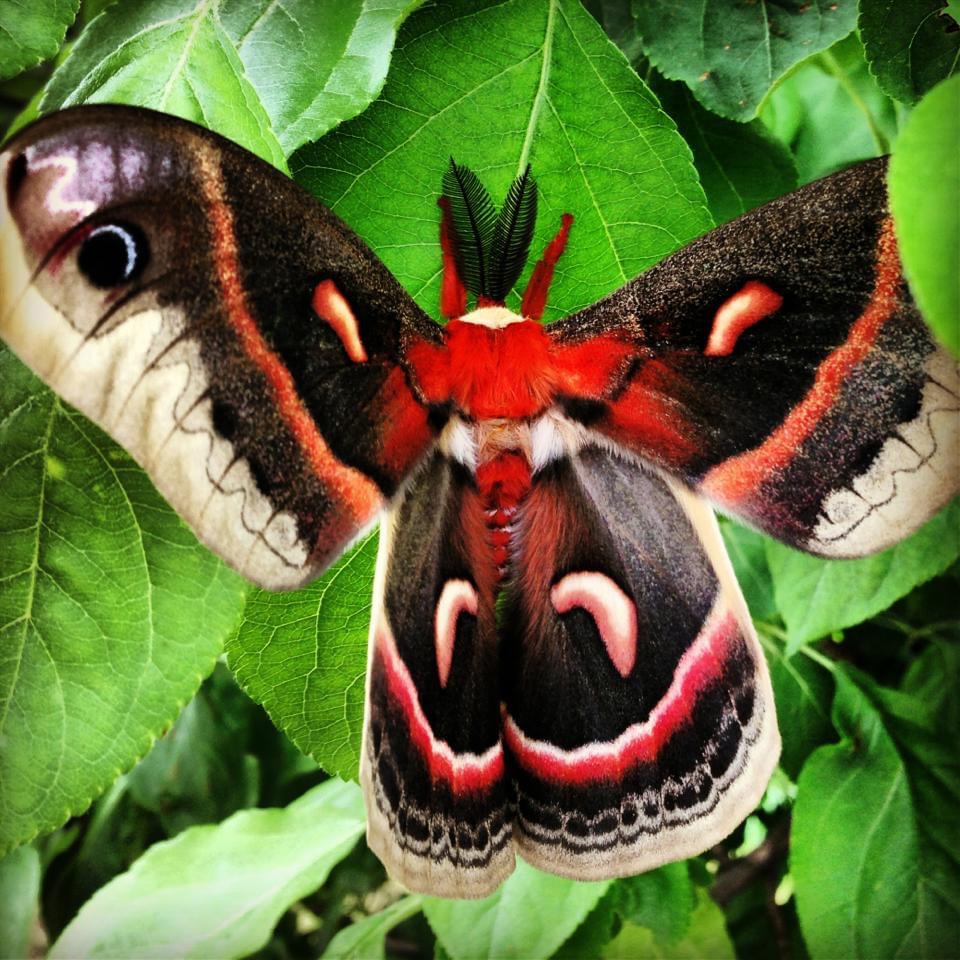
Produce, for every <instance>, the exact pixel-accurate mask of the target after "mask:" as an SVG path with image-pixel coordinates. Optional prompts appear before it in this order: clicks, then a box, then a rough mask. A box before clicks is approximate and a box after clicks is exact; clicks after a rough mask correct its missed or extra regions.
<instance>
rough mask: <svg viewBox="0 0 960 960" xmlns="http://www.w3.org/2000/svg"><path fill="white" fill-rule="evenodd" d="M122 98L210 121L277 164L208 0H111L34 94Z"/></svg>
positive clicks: (265, 125)
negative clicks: (115, 0) (120, 1)
mask: <svg viewBox="0 0 960 960" xmlns="http://www.w3.org/2000/svg"><path fill="white" fill-rule="evenodd" d="M76 103H130V104H133V105H135V106H142V107H152V108H153V109H154V110H162V111H164V112H165V113H172V114H176V115H177V116H179V117H184V118H186V119H187V120H194V121H195V122H197V123H202V124H204V126H207V127H211V128H212V129H214V130H216V131H217V132H218V133H222V134H223V135H224V136H225V137H229V138H230V139H231V140H235V141H236V142H237V143H239V144H241V145H242V146H244V147H246V148H247V149H248V150H252V151H253V152H254V153H256V154H259V155H260V156H261V157H263V158H264V159H265V160H268V161H270V163H272V164H274V166H277V167H279V168H280V169H286V158H285V156H284V153H283V149H282V148H281V146H280V143H279V141H278V140H277V137H276V134H275V133H274V131H273V129H272V128H271V125H270V118H269V116H268V115H267V112H266V110H265V109H264V106H263V104H262V103H261V101H260V99H259V97H258V96H257V93H256V90H254V88H253V86H252V85H251V83H250V81H249V80H248V79H247V76H246V73H245V71H244V68H243V63H242V61H241V60H240V57H239V56H238V55H237V51H236V48H235V47H234V44H233V41H232V40H231V38H230V36H229V35H228V34H227V32H226V30H225V29H224V27H223V24H222V23H221V21H220V17H219V14H218V9H217V5H216V4H215V3H214V2H213V0H153V2H145V3H127V4H115V5H113V6H111V7H108V8H107V9H106V10H104V11H103V13H102V14H100V16H99V17H97V18H96V20H94V21H93V23H91V24H90V26H89V27H88V28H87V29H86V30H84V31H83V34H82V35H81V37H80V39H79V40H78V41H77V42H76V44H74V47H73V50H72V51H71V52H70V56H69V57H67V59H66V60H65V61H64V62H63V64H62V65H61V66H60V68H59V69H58V70H57V71H56V73H54V75H53V77H51V79H50V82H49V84H48V85H47V90H46V93H45V94H44V96H43V99H42V100H41V101H40V112H41V113H50V112H52V111H53V110H58V109H60V108H61V107H68V106H70V105H72V104H76Z"/></svg>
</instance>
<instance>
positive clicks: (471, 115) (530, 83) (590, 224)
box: [291, 0, 711, 318]
mask: <svg viewBox="0 0 960 960" xmlns="http://www.w3.org/2000/svg"><path fill="white" fill-rule="evenodd" d="M425 64H429V70H425V69H424V65H425ZM451 151H454V152H455V157H456V160H457V161H458V162H459V163H463V164H466V165H467V166H469V167H470V168H471V169H473V170H474V171H476V173H477V175H478V176H479V177H480V179H481V181H482V182H483V184H484V186H485V187H487V189H488V190H489V191H490V193H491V195H492V196H493V198H494V199H495V200H496V201H499V200H500V199H502V198H503V197H504V196H505V195H506V192H507V190H508V188H509V186H510V183H511V181H512V180H513V178H514V177H515V176H517V175H518V174H519V173H522V172H523V170H524V169H525V168H526V165H527V163H528V161H529V162H530V163H531V165H532V172H533V175H534V176H535V177H536V180H537V185H538V188H539V217H538V224H537V231H536V233H535V235H534V241H533V247H532V249H533V253H534V257H532V258H531V260H533V259H534V258H535V257H537V256H539V253H540V251H541V250H542V249H543V247H544V246H545V245H546V243H547V241H548V240H549V239H550V238H551V237H552V236H553V234H554V233H555V232H556V230H557V228H558V227H559V225H560V216H561V214H562V213H564V212H570V213H572V214H573V215H574V217H575V222H574V225H573V230H572V232H571V234H570V242H569V245H568V246H567V249H566V251H565V253H564V254H563V257H562V259H561V260H560V263H559V264H558V266H557V271H556V274H555V277H554V282H553V286H552V287H551V297H550V299H551V305H550V306H548V311H547V316H548V317H550V318H555V317H557V316H559V315H562V314H566V313H569V312H571V311H572V310H574V309H577V308H580V307H583V306H585V305H587V304H590V303H593V302H594V301H596V300H597V299H598V298H599V297H601V296H603V295H604V294H606V293H609V292H610V291H611V290H613V289H615V288H616V287H618V286H620V285H622V284H623V283H624V282H625V281H627V280H629V279H631V278H633V277H634V276H636V275H637V274H638V273H640V272H641V271H643V270H644V269H645V268H647V267H649V266H651V265H652V264H653V263H655V262H656V261H657V260H659V259H660V258H662V257H663V256H665V255H666V254H668V253H670V252H671V251H672V250H674V249H675V248H676V247H678V246H679V245H681V244H682V243H685V242H686V241H688V240H690V239H692V238H693V237H694V236H696V235H697V234H699V233H702V232H703V231H705V230H706V229H708V228H709V226H710V224H711V220H710V217H709V214H708V213H707V210H706V209H705V207H704V205H703V204H704V198H703V194H702V191H701V189H700V187H699V184H698V183H697V177H696V173H695V171H694V169H693V165H692V163H691V162H690V155H689V151H688V149H687V147H686V145H685V144H684V143H683V140H682V139H681V138H680V137H679V135H678V134H677V133H676V130H675V129H674V125H673V123H672V122H671V121H670V119H669V118H668V117H666V116H665V115H664V114H663V113H662V112H661V111H660V110H659V108H658V107H657V104H656V102H655V99H654V98H653V96H652V95H651V94H650V92H649V90H648V89H647V88H646V87H645V86H644V84H643V82H642V81H641V80H640V79H639V78H638V77H637V75H636V73H634V71H633V70H632V69H631V68H630V66H629V65H628V64H627V62H626V60H625V59H624V58H623V56H622V55H621V54H620V53H619V52H618V51H617V50H616V49H615V48H614V47H613V45H612V44H611V43H610V41H609V40H607V38H606V37H605V36H604V35H603V32H602V31H601V30H600V27H599V26H598V25H597V23H596V22H595V21H594V20H593V19H592V18H591V17H590V16H589V14H587V13H586V11H585V10H584V9H583V8H582V7H581V6H580V5H579V3H575V2H573V0H550V2H548V3H544V4H535V5H531V4H530V3H527V2H524V0H506V2H502V3H495V2H493V0H487V2H484V3H472V2H467V0H457V2H451V3H446V4H443V5H441V6H438V7H431V8H430V9H429V10H424V11H422V12H420V13H417V14H415V15H414V16H412V17H411V18H410V19H409V20H408V21H407V22H406V24H405V25H404V27H403V29H402V30H401V32H400V37H399V39H398V42H397V47H396V50H395V52H394V58H393V65H392V66H391V70H390V76H389V78H388V80H387V85H386V87H385V88H384V92H383V95H382V97H381V98H380V99H379V100H378V101H377V102H376V103H374V104H373V105H372V106H371V107H370V109H369V110H367V111H366V112H365V113H364V114H363V115H362V116H360V117H358V118H357V119H356V120H353V121H351V122H350V123H348V124H345V125H343V126H342V127H340V128H339V129H337V130H336V131H334V132H333V134H332V135H330V136H328V137H324V139H323V140H321V141H320V142H319V143H317V144H315V145H313V146H310V147H306V148H304V149H303V150H301V151H299V152H298V153H297V154H295V155H294V156H293V157H292V158H291V168H292V169H293V170H294V173H295V176H296V177H297V179H298V180H299V181H300V182H302V183H303V184H305V185H306V186H307V187H308V188H309V189H311V190H312V191H313V192H315V193H316V194H317V195H318V196H320V197H321V198H322V199H323V200H324V202H325V203H327V204H328V205H330V206H332V207H333V208H334V209H335V210H336V211H337V212H338V213H339V214H340V215H341V216H342V217H343V218H344V219H345V220H346V221H347V222H348V223H349V224H350V225H351V226H352V227H353V228H354V229H356V230H357V231H358V232H359V233H360V234H361V236H363V237H365V238H366V239H367V241H368V242H370V243H371V244H372V245H373V247H374V249H376V251H377V253H378V254H379V255H380V256H381V257H382V258H383V260H384V262H385V263H386V264H387V266H388V267H389V268H390V269H391V270H392V271H393V272H394V273H395V274H396V275H397V276H398V277H399V279H400V280H401V282H403V283H404V284H405V285H406V287H407V289H408V290H410V291H411V292H412V293H413V294H414V296H415V297H416V298H417V299H418V301H419V302H420V303H421V304H422V305H423V307H424V308H425V309H426V310H427V311H428V312H431V313H433V314H436V312H437V304H438V300H439V290H440V255H439V245H438V223H439V221H438V211H437V197H438V195H439V191H440V183H441V179H442V176H443V171H444V170H445V169H446V167H447V164H448V162H449V156H450V153H451ZM532 268H533V264H532V263H530V264H528V267H527V271H526V274H527V275H529V272H530V271H531V270H532ZM523 282H524V281H523V279H521V287H522V284H523ZM508 303H512V304H513V306H514V307H515V308H516V307H517V306H518V303H519V299H518V297H517V296H516V295H514V296H513V297H512V298H511V299H510V300H509V301H508Z"/></svg>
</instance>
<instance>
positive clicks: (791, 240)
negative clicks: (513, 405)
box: [548, 160, 960, 557]
mask: <svg viewBox="0 0 960 960" xmlns="http://www.w3.org/2000/svg"><path fill="white" fill-rule="evenodd" d="M885 175H886V161H885V160H874V161H868V162H866V163H863V164H860V165H858V166H855V167H852V168H850V169H849V170H845V171H843V172H841V173H837V174H834V175H833V176H830V177H827V178H825V179H823V180H820V181H818V182H816V183H812V184H810V185H808V186H806V187H803V188H801V189H800V190H798V191H796V192H794V193H792V194H789V195H788V196H785V197H782V198H780V199H778V200H775V201H773V202H772V203H769V204H767V205H765V206H763V207H760V208H758V209H757V210H754V211H752V212H750V213H748V214H746V215H744V216H742V217H740V218H739V219H737V220H735V221H733V222H732V223H729V224H726V225H724V226H722V227H720V228H718V229H717V230H714V231H712V232H711V233H709V234H707V235H706V236H704V237H702V238H700V239H699V240H697V241H695V242H693V243H691V244H690V245H689V246H687V247H684V248H683V249H682V250H680V251H679V252H677V253H675V254H674V255H672V256H670V257H668V258H667V259H666V260H664V261H663V262H662V263H660V264H658V265H657V266H656V267H654V268H653V269H652V270H650V271H648V272H647V273H645V274H644V275H643V276H641V277H639V278H637V279H636V280H634V281H632V282H631V283H629V284H627V285H626V286H625V287H623V288H622V289H620V290H618V291H617V292H616V293H614V294H612V295H611V296H609V297H607V298H606V299H604V300H602V301H601V302H599V303H597V304H595V305H594V306H592V307H589V308H587V309H586V310H583V311H581V312H580V313H579V314H577V315H575V316H572V317H569V318H567V319H565V320H562V321H560V322H559V323H556V324H554V325H552V326H551V327H550V328H548V329H549V330H550V334H551V337H552V339H553V341H554V346H555V350H556V351H557V352H558V355H559V356H561V357H564V356H566V357H567V364H568V367H569V368H570V371H571V372H570V374H569V375H568V376H567V380H566V385H565V386H564V385H561V388H560V393H561V398H560V402H561V405H562V406H563V407H564V409H565V411H566V413H567V415H568V416H571V417H573V418H574V419H577V420H579V421H580V422H581V423H582V424H584V425H586V426H588V427H589V428H590V429H592V430H594V431H597V432H598V433H600V434H603V435H605V436H607V437H610V438H612V439H614V440H615V441H616V442H617V443H619V444H622V445H623V446H625V447H626V448H628V449H630V450H633V451H635V452H636V453H638V454H640V455H641V456H643V457H644V458H646V459H648V460H650V461H651V462H653V463H655V464H657V465H658V466H660V467H662V468H664V469H666V470H668V471H670V472H671V473H674V474H676V475H678V476H679V477H681V478H682V479H683V480H684V481H685V482H686V483H688V484H689V485H691V486H693V487H694V488H695V489H697V490H699V491H700V492H701V493H703V494H704V495H706V496H707V497H708V498H709V499H711V500H712V501H713V502H714V503H716V504H717V505H718V506H719V507H720V508H721V509H723V510H725V511H728V512H730V513H733V514H736V515H739V516H740V517H742V518H744V519H745V520H747V521H748V522H749V523H751V524H753V525H755V526H757V527H759V528H761V529H763V530H764V531H766V532H767V533H769V534H771V535H773V536H775V537H777V538H779V539H781V540H783V541H785V542H786V543H789V544H791V545H792V546H795V547H799V548H801V549H805V550H808V551H810V552H813V553H818V554H822V555H825V556H837V557H842V556H861V555H863V554H866V553H870V552H873V551H875V550H879V549H881V548H883V547H886V546H889V545H891V544H892V543H895V542H897V541H898V540H900V539H902V538H903V537H904V536H906V535H907V534H908V533H910V532H911V531H912V530H913V529H915V528H916V527H917V526H919V525H920V523H922V522H923V521H924V520H926V519H927V518H928V517H929V516H930V515H931V514H932V513H933V512H934V511H935V510H937V509H938V508H939V507H941V506H943V505H944V504H945V503H946V502H947V501H948V500H949V499H950V498H951V497H952V496H953V495H954V494H955V493H956V492H957V488H958V483H960V479H958V478H960V428H958V424H960V417H958V414H960V375H958V366H957V362H956V360H955V359H954V358H953V357H951V356H950V355H949V354H948V353H947V352H946V350H944V349H943V348H941V347H939V346H938V345H937V343H936V342H935V341H934V340H933V338H932V336H931V334H930V332H929V331H928V329H927V327H926V325H925V323H924V322H923V319H922V318H921V316H920V314H919V312H918V311H917V308H916V306H915V305H914V303H913V301H912V299H911V296H910V292H909V289H908V287H907V285H906V282H905V280H904V278H903V273H902V268H901V264H900V260H899V257H898V254H897V249H896V241H895V238H894V234H893V227H892V222H891V220H890V215H889V211H888V208H887V197H886V186H885ZM600 347H603V349H604V353H603V361H602V362H601V363H599V364H597V365H596V368H597V370H598V371H599V373H598V375H597V376H595V377H593V379H592V380H591V379H590V378H589V377H584V376H583V373H582V363H581V364H579V365H578V364H577V362H576V361H577V358H578V357H582V356H583V355H584V353H585V351H589V350H591V349H593V350H594V351H599V349H600Z"/></svg>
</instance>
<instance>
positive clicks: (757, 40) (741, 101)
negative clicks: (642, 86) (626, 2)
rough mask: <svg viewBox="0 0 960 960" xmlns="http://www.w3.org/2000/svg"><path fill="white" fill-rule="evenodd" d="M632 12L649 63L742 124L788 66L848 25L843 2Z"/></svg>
mask: <svg viewBox="0 0 960 960" xmlns="http://www.w3.org/2000/svg"><path fill="white" fill-rule="evenodd" d="M633 10H634V15H635V16H636V18H637V23H638V25H639V27H640V34H641V36H642V37H643V48H644V50H645V51H646V53H647V56H648V57H649V58H650V62H651V63H652V64H653V65H654V66H655V67H656V68H657V69H658V70H659V71H660V72H661V73H662V74H663V75H664V76H665V77H669V78H670V79H671V80H683V82H684V83H686V84H687V86H688V87H689V88H690V89H691V90H692V91H693V94H694V96H695V97H696V98H697V99H698V100H699V101H700V102H701V103H702V104H703V105H704V106H705V107H706V108H707V109H708V110H711V111H713V112H714V113H719V114H720V115H721V116H724V117H729V118H730V119H731V120H750V119H751V118H752V117H755V116H756V115H757V109H758V107H759V106H760V103H761V101H762V100H763V98H764V97H765V96H766V95H767V93H768V91H769V90H770V88H771V87H772V86H773V84H774V83H775V82H776V81H777V80H778V79H779V78H780V77H782V76H783V75H784V73H786V72H787V70H789V69H790V67H792V66H793V65H794V64H796V63H799V62H800V61H801V60H805V59H806V58H807V57H809V56H811V55H812V54H814V53H817V52H818V51H820V50H824V49H826V48H827V47H829V46H830V45H831V44H832V43H834V42H836V41H837V40H839V39H840V38H841V37H845V36H846V35H847V34H848V33H850V31H851V30H853V28H854V27H855V26H856V16H857V9H856V4H854V3H853V2H851V0H840V2H834V0H812V2H810V3H803V4H794V3H790V4H770V3H729V2H727V0H701V2H700V3H676V2H675V0H644V2H642V3H636V4H634V8H633Z"/></svg>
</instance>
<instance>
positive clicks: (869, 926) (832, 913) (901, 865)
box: [790, 670, 960, 957]
mask: <svg viewBox="0 0 960 960" xmlns="http://www.w3.org/2000/svg"><path fill="white" fill-rule="evenodd" d="M833 719H834V723H835V724H836V726H837V729H838V730H839V731H840V732H841V734H842V736H843V738H844V739H843V741H842V742H841V743H840V744H837V745H832V746H826V747H821V748H820V749H819V750H817V751H816V752H814V753H813V754H812V755H811V757H810V758H809V760H808V761H807V763H806V765H805V766H804V769H803V772H802V773H801V775H800V779H799V782H798V785H797V786H798V793H797V801H796V804H795V807H794V812H793V827H792V835H791V845H790V849H791V854H790V870H791V873H792V875H793V878H794V883H795V890H796V901H797V910H798V913H799V916H800V924H801V927H802V929H803V933H804V938H805V941H806V943H807V946H808V947H809V949H810V952H811V954H812V956H814V957H819V956H829V957H834V956H843V957H880V956H884V957H893V956H922V957H938V956H942V957H946V956H951V955H953V953H954V951H955V948H956V943H957V937H958V935H960V903H958V901H960V896H958V892H957V888H956V885H954V886H953V888H952V889H950V888H949V887H947V888H946V889H944V887H943V886H942V885H941V883H940V882H939V880H940V878H939V876H938V875H937V874H936V873H935V872H933V871H930V870H929V867H928V864H927V863H926V862H925V861H924V859H923V858H922V857H921V844H920V838H919V836H918V830H917V826H918V820H919V816H918V811H917V807H916V804H915V802H914V799H913V797H912V795H911V789H910V783H909V780H908V776H907V769H906V767H905V765H904V763H903V760H902V759H901V757H900V755H899V754H898V752H897V750H896V748H895V746H894V742H893V740H892V738H891V736H890V733H889V731H888V729H887V728H886V726H885V724H884V719H883V716H882V715H881V713H880V712H879V711H878V710H877V709H876V707H875V706H874V705H873V704H872V703H871V702H870V699H869V698H868V697H867V696H866V695H865V694H864V692H863V690H862V689H860V687H859V686H858V685H857V683H856V682H855V681H854V679H853V678H852V677H851V676H850V675H848V673H847V672H845V671H843V670H841V671H838V673H837V696H836V699H835V701H834V708H833Z"/></svg>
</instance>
